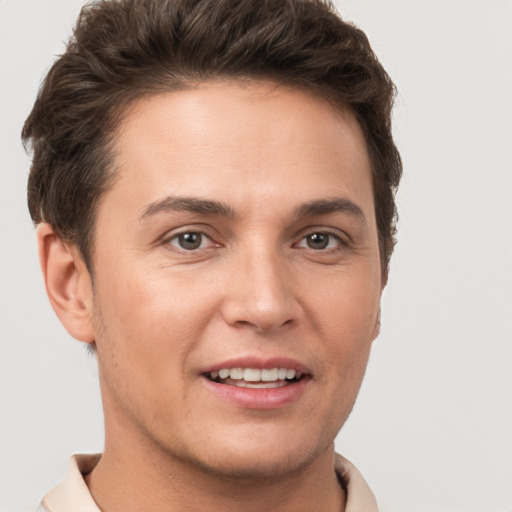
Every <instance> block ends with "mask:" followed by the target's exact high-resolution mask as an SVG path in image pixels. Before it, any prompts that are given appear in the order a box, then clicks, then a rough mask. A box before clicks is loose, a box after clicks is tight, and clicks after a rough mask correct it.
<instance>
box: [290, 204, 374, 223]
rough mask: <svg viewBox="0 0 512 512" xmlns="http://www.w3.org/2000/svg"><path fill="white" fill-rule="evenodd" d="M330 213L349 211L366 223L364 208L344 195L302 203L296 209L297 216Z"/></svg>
mask: <svg viewBox="0 0 512 512" xmlns="http://www.w3.org/2000/svg"><path fill="white" fill-rule="evenodd" d="M329 213H348V214H350V215H351V216H354V217H357V218H359V219H360V220H361V221H362V222H363V224H365V225H366V217H365V215H364V213H363V210H362V209H361V208H360V207H359V206H358V205H357V204H356V203H354V202H353V201H351V200H350V199H346V198H344V197H332V198H328V199H319V200H314V201H309V202H307V203H304V204H301V205H300V206H299V207H298V208H297V209H296V210H295V215H296V216H297V217H313V216H315V215H327V214H329Z"/></svg>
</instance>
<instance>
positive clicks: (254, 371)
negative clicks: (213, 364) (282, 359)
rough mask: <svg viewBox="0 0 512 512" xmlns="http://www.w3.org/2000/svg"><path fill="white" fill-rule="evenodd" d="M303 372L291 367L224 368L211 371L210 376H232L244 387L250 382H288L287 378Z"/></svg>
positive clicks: (231, 377)
mask: <svg viewBox="0 0 512 512" xmlns="http://www.w3.org/2000/svg"><path fill="white" fill-rule="evenodd" d="M301 376H302V372H296V371H295V370H292V369H290V368H264V369H262V370H260V369H258V368H222V369H221V370H219V371H214V372H211V373H210V378H211V379H213V380H215V379H217V378H220V379H221V380H224V379H227V378H230V379H231V380H233V381H237V382H236V385H240V386H243V387H247V386H245V384H247V383H250V382H259V383H263V382H264V383H272V382H273V383H279V385H281V384H286V383H285V382H284V381H285V380H291V379H294V378H300V377H301ZM250 387H275V386H267V385H266V384H261V385H259V384H258V385H251V386H250Z"/></svg>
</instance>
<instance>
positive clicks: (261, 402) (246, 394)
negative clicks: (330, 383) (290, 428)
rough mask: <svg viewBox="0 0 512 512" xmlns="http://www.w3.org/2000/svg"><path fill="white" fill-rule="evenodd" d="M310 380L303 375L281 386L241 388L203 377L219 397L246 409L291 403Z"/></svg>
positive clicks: (274, 407)
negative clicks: (297, 379)
mask: <svg viewBox="0 0 512 512" xmlns="http://www.w3.org/2000/svg"><path fill="white" fill-rule="evenodd" d="M310 380H311V379H310V377H303V378H302V379H301V380H299V381H297V382H293V383H291V384H287V385H286V386H283V387H281V388H239V387H237V386H230V385H227V384H220V383H218V382H213V381H211V380H209V379H207V378H206V377H203V381H204V382H205V384H206V385H207V386H208V388H209V389H210V390H211V391H212V392H213V393H215V394H216V395H217V396H218V397H220V398H221V399H223V400H226V401H228V402H231V403H233V404H234V405H237V406H238V407H243V408H246V409H278V408H280V407H285V406H287V405H290V404H292V403H293V402H296V401H297V400H299V398H300V397H301V396H302V394H303V393H304V391H305V390H306V386H307V384H308V382H309V381H310Z"/></svg>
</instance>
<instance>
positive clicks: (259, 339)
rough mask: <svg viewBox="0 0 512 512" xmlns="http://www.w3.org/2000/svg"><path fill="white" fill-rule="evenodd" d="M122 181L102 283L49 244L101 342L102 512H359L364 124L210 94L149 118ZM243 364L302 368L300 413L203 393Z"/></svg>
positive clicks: (98, 263)
mask: <svg viewBox="0 0 512 512" xmlns="http://www.w3.org/2000/svg"><path fill="white" fill-rule="evenodd" d="M115 162H116V173H118V176H117V178H116V181H115V184H114V186H113V187H112V189H111V190H110V191H109V192H107V194H106V195H105V196H104V197H103V198H102V200H101V202H100V206H99V209H98V214H97V223H96V231H95V241H94V252H93V264H94V282H93V283H92V282H91V279H90V276H89V274H88V273H87V270H86V269H85V266H84V265H83V263H82V262H81V260H80V258H79V255H78V253H77V251H76V249H74V248H72V247H71V248H69V247H67V246H65V245H64V244H61V243H60V242H59V241H58V239H56V238H55V237H54V236H52V231H51V228H49V227H48V226H47V225H46V227H45V225H43V227H42V228H41V229H40V235H39V236H40V243H41V247H42V249H41V254H42V261H43V269H45V268H46V269H47V270H46V274H47V275H50V278H48V277H47V287H48V288H49V294H50V298H51V299H52V297H51V296H52V293H54V294H55V293H57V294H58V292H52V284H51V282H50V284H48V279H50V280H51V275H53V274H58V271H51V265H52V261H53V260H56V261H60V260H59V256H58V255H59V254H60V253H59V251H61V252H62V253H63V254H64V253H65V251H68V252H69V254H70V255H72V256H73V265H74V266H73V267H71V266H70V265H71V264H70V265H68V266H67V267H65V265H62V268H64V267H65V268H66V269H67V270H66V271H65V272H61V273H62V274H63V276H61V277H60V278H54V280H55V281H56V282H57V281H58V279H60V281H59V284H58V285H55V286H54V288H55V289H58V290H60V291H61V295H66V296H67V298H69V299H70V300H69V304H73V307H71V306H69V305H68V306H66V303H65V301H64V300H61V301H60V305H59V299H55V297H54V298H53V299H52V303H53V304H54V307H55V309H56V310H57V313H58V314H59V316H60V317H61V320H62V321H63V323H64V325H65V326H66V327H67V328H68V330H69V331H70V332H71V334H72V335H74V336H75V337H76V338H78V339H81V340H82V341H86V342H91V341H93V340H95V341H96V346H97V357H98V364H99V369H100V381H101V389H102V398H103V402H104V409H105V428H106V444H105V452H104V455H103V458H102V459H101V461H100V463H99V464H98V466H97V468H96V469H95V470H94V471H93V473H92V474H91V475H90V476H89V477H88V482H89V485H90V488H91V491H92V493H93V495H94V497H95V499H96V500H97V502H98V504H99V505H100V507H101V508H102V509H104V510H109V511H115V510H121V509H123V510H135V509H140V507H141V506H143V508H144V509H145V510H159V509H160V507H164V506H166V507H169V506H170V505H172V506H181V507H182V508H176V510H210V508H209V506H211V509H212V510H216V511H219V510H220V511H223V510H226V511H227V510H234V509H237V510H239V509H240V507H243V508H242V509H243V510H262V508H261V507H262V506H265V509H267V510H274V508H273V507H275V509H276V510H277V509H278V508H279V510H294V511H297V510H340V507H342V505H343V500H344V496H343V494H342V493H341V492H340V488H339V486H338V484H337V482H336V479H335V476H334V472H333V442H334V438H335V436H336V434H337V433H338V431H339V429H340V428H341V426H342V425H343V423H344V422H345V420H346V419H347V417H348V415H349V413H350V410H351V408H352V406H353V403H354V400H355V398H356V395H357V393H358V390H359V387H360V384H361V381H362V378H363V374H364V371H365V368H366V364H367V360H368V355H369V351H370V347H371V344H372V341H373V340H374V338H375V336H376V335H377V333H378V327H379V314H380V297H381V292H382V281H381V267H380V260H379V250H378V242H377V229H376V223H375V214H374V203H373V196H372V186H371V174H370V164H369V160H368V156H367V151H366V147H365V142H364V138H363V135H362V133H361V130H360V128H359V126H358V125H357V123H356V121H355V120H354V118H353V117H352V116H351V115H350V114H349V113H341V112H339V111H337V110H335V109H334V108H333V107H332V106H330V105H328V104H327V103H325V102H324V101H322V100H320V99H318V98H316V97H312V96H311V95H309V94H307V93H304V92H301V91H298V90H291V89H288V88H286V87H284V86H276V85H275V84H272V83H265V82H263V83H255V82H251V83H245V84H239V83H236V82H210V83H206V84H203V85H201V86H198V87H196V88H193V89H190V90H185V91H180V92H171V93H168V94H162V95H158V96H153V97H149V98H145V99H142V100H140V101H139V102H137V103H136V104H135V105H132V107H131V108H130V110H129V112H128V114H127V116H126V117H125V119H124V121H123V122H122V124H121V127H120V129H119V134H118V138H117V144H116V157H115ZM183 198H185V200H183ZM191 199H192V200H191ZM197 200H202V201H213V202H216V203H219V202H220V203H222V208H219V207H217V206H216V207H213V208H212V206H211V205H210V203H208V204H206V206H207V207H205V203H199V206H198V201H197ZM313 203H315V205H316V208H314V207H312V206H311V205H312V204H313ZM333 204H334V206H335V207H333ZM308 205H309V208H308ZM340 205H341V208H340ZM347 205H349V206H347ZM222 209H223V210H224V211H220V210H222ZM333 209H334V211H330V210H333ZM189 210H195V211H189ZM199 210H202V211H199ZM226 210H227V211H226ZM183 233H203V234H204V235H201V236H202V241H201V244H200V245H199V248H197V249H192V250H188V249H186V248H183V247H180V238H179V237H178V236H177V235H178V234H183ZM315 233H320V234H323V236H324V238H321V240H324V241H327V242H328V245H327V247H326V248H318V247H321V246H322V244H321V243H320V244H318V243H317V245H316V246H315V245H314V243H313V244H312V241H313V242H314V241H315V238H314V236H313V237H311V236H310V235H313V234H315ZM308 236H310V237H309V238H308ZM189 237H190V236H189ZM181 241H183V237H182V238H181ZM312 246H313V248H312ZM189 247H190V246H189ZM52 258H53V259H52ZM63 258H64V256H62V257H61V259H63ZM64 259H65V258H64ZM45 262H46V263H45ZM48 269H50V270H48ZM52 272H53V274H52ZM66 286H67V287H68V288H66ZM234 358H255V359H256V360H257V361H261V360H263V361H265V360H268V359H271V358H287V359H290V360H293V361H294V362H296V363H297V364H300V365H301V366H302V367H304V368H306V369H307V372H308V375H309V376H308V380H307V382H306V384H305V385H304V386H303V389H302V391H301V392H300V393H298V394H297V396H295V395H294V398H293V399H292V400H291V402H289V403H286V404H284V405H282V406H278V407H275V408H262V409H260V408H257V407H253V406H251V407H244V406H242V405H240V404H239V403H234V402H232V401H230V400H226V399H224V398H223V397H221V396H219V395H218V394H216V393H214V392H212V390H211V389H210V387H209V385H208V381H207V379H206V378H205V376H204V375H203V372H204V371H206V369H208V368H212V367H213V366H214V365H220V366H221V367H224V366H228V367H229V366H232V365H223V364H221V363H224V362H226V361H229V360H232V359H234ZM247 366H250V365H247ZM262 488H263V489H264V491H263V492H262ZM141 493H142V494H143V496H142V497H141V496H140V494H141ZM215 494H217V498H216V499H217V501H212V499H210V501H208V500H209V498H208V496H210V498H211V496H212V495H215ZM141 500H142V501H141ZM148 500H149V501H148ZM180 500H182V501H180ZM313 504H314V505H313ZM152 506H153V508H152ZM265 509H263V510H265Z"/></svg>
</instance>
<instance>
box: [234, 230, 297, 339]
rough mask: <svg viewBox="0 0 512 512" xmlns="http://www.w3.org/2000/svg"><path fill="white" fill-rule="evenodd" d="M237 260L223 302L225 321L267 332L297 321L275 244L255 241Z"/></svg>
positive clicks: (281, 261)
mask: <svg viewBox="0 0 512 512" xmlns="http://www.w3.org/2000/svg"><path fill="white" fill-rule="evenodd" d="M237 259H238V260H239V261H238V262H237V264H236V266H237V270H238V272H237V278H236V279H235V280H234V281H233V282H232V283H231V287H230V289H229V291H228V294H227V297H226V302H225V308H224V316H225V319H226V321H228V323H230V324H238V325H240V324H243V325H252V326H253V327H254V328H256V329H258V330H260V331H269V330H272V329H275V328H277V327H280V326H282V325H284V324H288V323H290V322H292V321H294V320H296V319H297V315H298V312H299V308H298V304H297V302H296V298H295V296H294V293H293V288H292V283H291V282H290V281H289V280H288V279H287V275H288V272H287V265H286V260H285V256H284V255H283V254H282V252H281V251H280V250H279V248H278V247H277V244H273V243H271V242H270V241H269V240H264V239H261V237H260V238H259V237H254V240H253V243H250V244H247V246H246V247H245V248H244V250H243V251H241V252H240V254H239V255H238V256H237Z"/></svg>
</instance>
